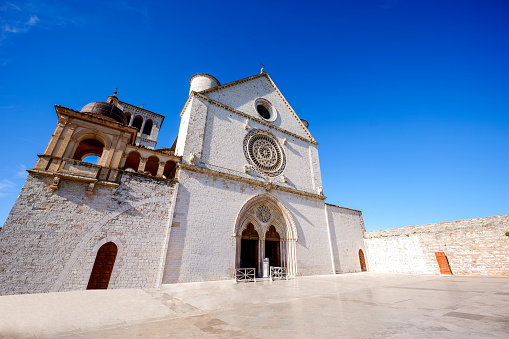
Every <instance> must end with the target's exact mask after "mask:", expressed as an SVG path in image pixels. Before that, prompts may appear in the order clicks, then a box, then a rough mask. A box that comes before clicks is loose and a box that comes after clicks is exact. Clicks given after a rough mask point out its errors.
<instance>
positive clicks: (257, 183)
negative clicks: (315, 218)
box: [177, 162, 327, 200]
mask: <svg viewBox="0 0 509 339" xmlns="http://www.w3.org/2000/svg"><path fill="white" fill-rule="evenodd" d="M177 166H178V167H179V169H186V170H190V171H193V172H197V173H203V174H207V175H210V176H218V177H222V178H225V179H228V180H233V181H240V182H243V183H246V184H249V185H252V186H258V187H263V188H265V189H266V188H267V185H268V184H269V182H264V181H260V180H255V179H249V178H244V177H241V176H238V175H234V174H229V173H224V172H219V171H216V170H213V169H209V168H204V167H200V166H194V165H188V164H184V163H182V162H179V163H177ZM270 184H271V185H270V186H271V189H273V190H277V191H281V192H287V193H292V194H296V195H300V196H304V197H307V198H313V199H319V200H325V199H327V197H325V196H323V195H319V194H316V193H310V192H306V191H301V190H298V189H295V188H289V187H284V186H279V185H277V184H276V183H274V182H270Z"/></svg>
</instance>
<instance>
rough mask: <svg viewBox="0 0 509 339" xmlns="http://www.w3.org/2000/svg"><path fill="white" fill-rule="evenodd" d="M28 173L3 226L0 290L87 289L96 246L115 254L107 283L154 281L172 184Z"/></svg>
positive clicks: (142, 179) (161, 260) (158, 274)
mask: <svg viewBox="0 0 509 339" xmlns="http://www.w3.org/2000/svg"><path fill="white" fill-rule="evenodd" d="M50 184H51V177H46V176H39V175H33V174H29V175H28V178H27V181H26V182H25V185H24V186H23V188H22V190H21V192H20V195H19V197H18V199H17V200H16V203H15V205H14V207H13V208H12V210H11V212H10V214H9V216H8V218H7V220H6V222H5V225H4V227H3V228H2V231H1V232H0V294H17V293H39V292H50V291H68V290H79V289H85V288H86V286H87V284H88V279H89V277H90V273H91V270H92V267H93V264H94V261H95V256H96V254H97V251H98V249H99V248H100V246H101V245H103V244H104V243H106V242H109V241H113V242H114V243H115V244H116V245H117V247H118V254H117V257H116V260H115V265H114V267H113V272H112V276H111V279H110V283H109V287H108V288H133V287H136V288H150V287H156V286H157V285H158V284H159V282H160V279H161V274H162V265H163V263H164V255H163V254H164V251H165V248H166V247H165V244H166V240H167V235H168V234H167V232H168V230H169V222H170V215H171V214H170V213H171V211H172V210H171V202H172V195H173V190H174V183H173V182H171V181H166V180H157V179H153V178H149V177H144V176H142V175H138V174H131V173H124V175H123V177H122V179H121V182H120V185H119V186H118V187H108V186H101V185H96V186H95V189H94V194H92V195H91V196H88V195H87V194H86V193H85V192H86V190H87V188H88V184H86V183H81V182H76V181H69V180H61V182H60V187H59V189H58V190H56V191H54V192H53V191H51V190H49V189H48V186H49V185H50Z"/></svg>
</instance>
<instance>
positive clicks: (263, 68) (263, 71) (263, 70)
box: [260, 62, 265, 74]
mask: <svg viewBox="0 0 509 339" xmlns="http://www.w3.org/2000/svg"><path fill="white" fill-rule="evenodd" d="M260 65H262V70H261V71H260V74H261V73H265V65H264V64H262V63H261V62H260Z"/></svg>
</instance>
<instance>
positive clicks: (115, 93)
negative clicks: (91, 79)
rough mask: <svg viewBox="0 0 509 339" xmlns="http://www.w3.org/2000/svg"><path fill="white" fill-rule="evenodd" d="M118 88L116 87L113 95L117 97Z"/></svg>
mask: <svg viewBox="0 0 509 339" xmlns="http://www.w3.org/2000/svg"><path fill="white" fill-rule="evenodd" d="M117 91H118V87H115V92H113V95H117Z"/></svg>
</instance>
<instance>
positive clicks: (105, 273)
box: [87, 242, 117, 290]
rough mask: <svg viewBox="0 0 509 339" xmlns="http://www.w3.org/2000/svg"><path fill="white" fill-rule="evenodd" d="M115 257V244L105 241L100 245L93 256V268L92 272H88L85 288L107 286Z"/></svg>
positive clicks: (91, 288)
mask: <svg viewBox="0 0 509 339" xmlns="http://www.w3.org/2000/svg"><path fill="white" fill-rule="evenodd" d="M116 257H117V245H115V244H114V243H112V242H107V243H106V244H104V245H102V246H101V248H100V249H99V251H97V256H96V257H95V262H94V268H92V273H91V274H90V280H89V281H88V286H87V290H96V289H106V288H108V284H109V283H110V277H111V272H112V271H113V265H114V264H115V258H116Z"/></svg>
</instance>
